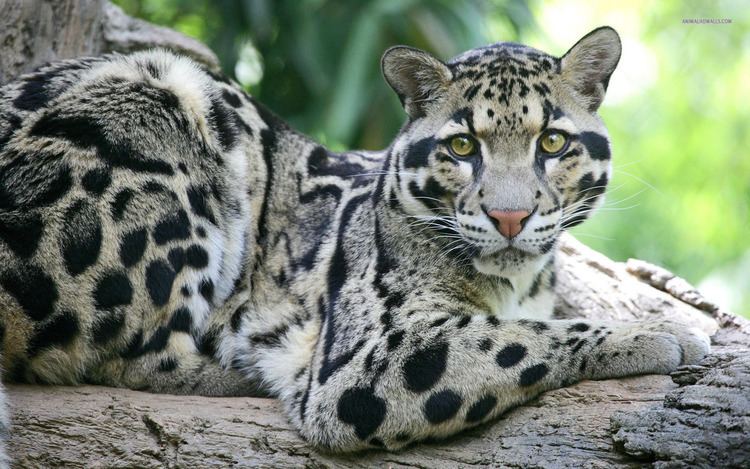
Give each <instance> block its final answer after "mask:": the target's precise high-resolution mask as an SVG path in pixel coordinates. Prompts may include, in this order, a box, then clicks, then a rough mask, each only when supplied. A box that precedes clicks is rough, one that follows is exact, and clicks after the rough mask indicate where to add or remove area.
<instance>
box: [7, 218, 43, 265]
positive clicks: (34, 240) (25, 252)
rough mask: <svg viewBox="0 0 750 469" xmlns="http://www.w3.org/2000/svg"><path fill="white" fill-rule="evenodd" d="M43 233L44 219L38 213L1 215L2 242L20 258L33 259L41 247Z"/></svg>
mask: <svg viewBox="0 0 750 469" xmlns="http://www.w3.org/2000/svg"><path fill="white" fill-rule="evenodd" d="M43 232H44V224H43V222H42V217H41V216H39V214H37V213H36V212H32V213H24V212H8V213H0V240H2V241H3V242H4V243H5V244H6V245H7V246H8V247H9V248H10V250H11V251H13V253H14V254H15V255H17V256H18V257H21V258H24V259H28V258H29V257H31V256H32V255H33V254H34V253H35V252H36V249H37V247H38V246H39V240H40V239H41V237H42V233H43Z"/></svg>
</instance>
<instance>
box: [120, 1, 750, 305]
mask: <svg viewBox="0 0 750 469" xmlns="http://www.w3.org/2000/svg"><path fill="white" fill-rule="evenodd" d="M114 3H116V4H118V5H120V6H121V7H122V8H123V9H124V10H125V11H126V12H127V13H129V14H131V15H133V16H137V17H140V18H144V19H146V20H148V21H151V22H154V23H157V24H161V25H165V26H168V27H170V28H173V29H176V30H179V31H181V32H183V33H186V34H188V35H190V36H193V37H195V38H197V39H199V40H201V41H203V42H204V43H206V44H208V45H209V46H210V47H211V48H212V49H213V50H214V51H215V52H216V53H217V54H218V56H219V58H220V60H221V63H222V66H223V68H224V70H225V72H226V73H228V74H229V75H230V76H232V77H234V78H235V79H237V80H238V81H239V82H240V83H242V84H243V86H245V87H246V88H247V89H248V91H250V92H251V93H252V94H253V95H255V96H257V97H258V98H259V99H260V100H261V101H262V102H264V103H265V104H267V105H268V106H269V107H270V108H271V109H273V110H274V111H276V112H277V113H278V114H280V115H281V116H283V117H284V118H286V119H287V120H288V121H290V122H291V123H292V124H293V125H294V126H295V127H297V128H298V129H300V130H302V131H304V132H306V133H308V134H309V135H311V136H313V137H314V138H316V139H317V140H319V141H321V142H323V143H325V144H327V145H328V146H330V147H331V148H334V149H345V148H367V149H381V148H384V147H385V146H387V144H388V142H389V141H390V140H391V139H392V138H393V136H394V135H395V133H396V132H397V130H398V128H399V127H400V125H401V124H402V122H403V119H404V116H403V112H402V111H401V108H400V106H399V104H398V100H397V99H396V98H395V96H394V95H393V93H392V92H391V91H390V89H389V88H388V87H387V86H386V85H385V83H384V81H383V80H382V78H381V76H380V71H379V58H380V54H381V53H382V52H383V51H384V50H385V49H386V48H387V47H389V46H391V45H394V44H408V45H411V46H415V47H419V48H422V49H425V50H429V51H431V52H433V53H434V54H436V55H437V56H439V57H442V58H446V59H447V58H450V57H452V56H454V55H456V54H458V53H459V52H461V51H463V50H466V49H469V48H472V47H476V46H480V45H484V44H487V43H491V42H496V41H517V42H524V43H527V44H529V45H532V46H534V47H537V48H539V49H542V50H545V51H547V52H550V53H553V54H558V55H559V54H562V53H564V52H565V51H566V50H567V49H568V48H569V47H570V46H571V45H572V44H573V43H575V41H576V40H577V39H578V38H579V37H581V36H583V35H584V34H585V33H586V32H588V31H589V30H591V29H593V28H595V27H597V26H600V25H603V24H609V25H611V26H613V27H614V28H615V29H617V31H618V32H619V33H620V35H621V36H622V40H623V57H622V60H621V61H620V65H619V67H618V70H617V71H616V72H615V74H614V76H613V78H612V80H611V82H610V88H609V91H608V94H607V99H606V100H605V103H604V106H603V107H602V108H601V111H600V112H601V114H602V116H603V118H604V120H605V121H606V123H607V125H608V127H609V129H610V133H611V137H612V143H613V147H614V168H615V172H614V177H613V180H612V183H611V185H610V191H609V196H608V200H607V203H606V205H605V206H604V208H603V209H602V210H601V211H600V212H599V213H598V214H597V215H596V216H595V217H594V218H593V219H592V220H591V221H589V222H587V223H585V224H584V225H582V226H581V227H578V228H576V229H575V230H574V234H575V235H576V236H577V237H578V238H579V239H580V240H581V241H583V242H585V243H586V244H588V245H590V246H592V247H594V248H595V249H598V250H600V251H602V252H604V253H606V254H607V255H608V256H610V257H612V258H615V259H618V260H625V259H627V258H628V257H637V258H641V259H645V260H648V261H651V262H654V263H657V264H660V265H663V266H665V267H667V268H668V269H670V270H672V271H674V272H676V273H678V274H679V275H681V276H683V277H685V278H687V279H688V280H689V281H691V282H693V283H694V284H697V285H699V286H700V287H701V289H702V290H703V291H704V292H705V293H706V294H708V295H709V296H710V297H711V298H712V299H714V300H717V301H719V302H721V303H722V304H723V305H725V306H726V307H728V308H730V309H731V310H733V311H735V312H739V313H741V314H744V315H746V316H748V317H750V151H749V149H750V9H748V8H747V3H746V2H743V1H742V0H734V1H717V0H714V1H710V2H706V1H697V0H693V1H661V2H653V1H646V0H636V1H629V2H614V1H612V2H593V1H589V2H584V1H575V0H565V1H550V2H540V1H530V2H524V1H518V0H467V1H451V0H431V1H427V0H361V1H351V0H350V1H343V0H336V1H333V0H214V1H211V0H115V1H114ZM625 4H626V5H625ZM683 19H730V20H731V23H723V24H695V23H684V22H683Z"/></svg>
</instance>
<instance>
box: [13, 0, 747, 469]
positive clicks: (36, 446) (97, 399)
mask: <svg viewBox="0 0 750 469" xmlns="http://www.w3.org/2000/svg"><path fill="white" fill-rule="evenodd" d="M0 44H2V46H1V47H2V53H0V82H4V81H7V80H9V79H11V78H12V77H13V76H15V75H18V74H20V73H22V72H25V71H29V70H31V69H33V68H34V67H36V66H38V65H40V64H42V63H44V62H47V61H50V60H54V59H59V58H69V57H75V56H79V55H93V54H102V53H106V52H112V51H120V52H128V51H132V50H137V49H143V48H148V47H153V46H159V47H166V48H170V49H173V50H176V51H179V52H181V53H184V54H187V55H189V56H191V57H193V58H194V59H196V60H198V61H200V62H203V63H205V64H207V65H208V66H209V67H212V68H217V67H218V61H217V59H216V56H215V55H214V54H213V53H212V52H211V51H210V50H209V49H208V48H206V47H205V46H204V45H202V44H200V43H199V42H197V41H195V40H193V39H190V38H187V37H185V36H183V35H181V34H179V33H176V32H174V31H171V30H169V29H166V28H161V27H157V26H153V25H150V24H148V23H146V22H143V21H140V20H136V19H133V18H130V17H128V16H127V15H125V14H124V13H123V12H122V10H120V9H119V8H118V7H115V6H113V5H111V4H109V3H108V2H107V1H106V0H54V1H49V0H48V1H42V0H0ZM560 260H561V269H560V276H559V282H558V285H557V289H558V293H559V298H560V300H559V302H558V305H557V309H556V314H557V315H558V316H559V317H565V318H570V317H587V318H592V319H593V318H596V319H605V318H606V319H615V320H634V319H637V320H652V319H655V318H669V319H672V320H675V321H680V322H683V323H690V324H694V325H696V326H697V327H701V328H702V329H704V330H706V331H709V332H716V333H715V335H714V336H713V352H712V354H711V355H710V356H709V357H707V358H706V359H705V360H704V361H703V362H702V363H701V364H700V365H698V366H691V367H686V368H683V369H681V370H679V371H678V372H676V373H673V375H672V377H668V376H640V377H634V378H628V379H620V380H608V381H584V382H582V383H579V384H576V385H574V386H571V387H568V388H564V389H558V390H555V391H550V392H547V393H545V394H544V395H543V396H541V397H540V398H538V399H536V400H534V401H533V402H531V403H529V404H527V405H525V406H521V407H519V408H517V409H515V410H513V411H511V412H509V413H507V414H505V415H504V416H503V417H502V418H501V419H500V420H498V421H496V422H493V423H490V424H487V425H484V426H482V427H480V428H478V429H475V430H472V431H470V432H465V433H463V434H461V435H459V436H457V437H454V438H451V439H449V440H446V441H443V442H439V443H431V444H417V445H415V446H412V447H411V448H409V449H406V450H404V451H401V452H399V453H387V452H383V451H369V452H365V453H359V454H356V455H349V456H335V455H330V454H325V453H321V452H318V451H316V450H314V449H312V448H311V447H310V446H308V445H307V444H306V443H305V442H304V441H303V440H302V439H301V438H300V437H299V436H298V435H297V433H296V432H295V430H294V429H293V428H292V427H291V425H290V424H289V423H288V422H287V420H286V418H285V417H284V415H283V414H282V412H281V408H280V405H279V404H278V403H277V402H276V401H274V400H271V399H258V398H206V397H184V396H180V397H178V396H170V395H154V394H145V393H141V392H137V391H129V390H124V389H112V388H104V387H94V386H84V387H76V388H72V387H51V386H49V387H43V386H20V385H14V386H9V387H8V395H9V400H10V402H11V410H12V413H13V425H14V426H13V428H12V433H11V439H10V444H9V451H10V455H11V457H12V458H13V459H14V461H15V462H14V465H15V466H17V467H24V468H25V467H53V466H66V467H144V468H146V467H165V466H166V467H212V466H213V467H226V466H231V465H239V466H250V465H252V466H263V467H300V466H309V467H331V466H333V467H336V466H347V467H349V466H351V467H360V466H361V467H369V466H374V465H376V466H393V467H404V466H407V467H424V468H436V467H456V466H463V467H466V466H477V465H480V466H504V467H514V466H523V467H528V466H544V467H548V466H551V465H559V466H582V465H586V466H587V467H620V466H637V465H640V464H642V463H643V462H653V463H655V465H656V466H660V467H661V466H664V467H673V466H674V467H683V466H691V467H692V466H714V467H716V466H721V467H728V466H735V467H747V466H748V464H750V441H748V440H749V437H748V435H750V392H749V391H748V389H750V350H749V349H748V344H749V343H750V323H748V322H747V321H745V320H743V319H741V318H739V317H736V316H734V315H732V314H730V313H728V312H725V311H721V310H720V309H719V308H717V307H716V306H714V305H713V304H711V303H710V302H709V301H707V300H706V299H704V298H703V297H701V295H700V294H699V293H698V292H697V291H695V290H694V289H692V288H691V287H690V285H688V284H687V283H686V282H685V281H684V280H682V279H680V278H678V277H675V276H674V275H672V274H670V273H669V272H667V271H665V270H663V269H660V268H658V267H655V266H652V265H650V264H648V263H645V262H643V261H633V260H631V261H628V263H627V264H621V263H617V262H613V261H611V260H609V259H607V258H606V257H605V256H603V255H601V254H599V253H597V252H595V251H592V250H590V249H588V248H586V247H585V246H583V245H582V244H580V243H578V242H577V241H576V240H575V239H573V238H572V237H570V236H565V237H564V239H563V242H562V246H561V251H560Z"/></svg>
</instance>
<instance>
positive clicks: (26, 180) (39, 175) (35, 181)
mask: <svg viewBox="0 0 750 469" xmlns="http://www.w3.org/2000/svg"><path fill="white" fill-rule="evenodd" d="M64 156H65V155H64V154H63V153H56V152H51V151H49V150H39V151H31V150H27V151H26V152H18V151H15V150H9V151H7V152H5V154H4V155H3V164H2V165H1V166H0V211H3V209H5V210H8V211H11V210H18V211H24V212H26V211H29V210H31V209H33V208H36V207H46V206H48V205H51V204H53V203H55V202H57V201H58V200H60V199H61V198H62V197H63V196H64V195H65V194H67V193H68V191H69V190H70V188H71V187H72V186H73V176H72V175H71V171H70V167H69V166H68V165H66V164H65V163H64V161H65V160H64ZM30 187H33V188H34V190H29V188H30Z"/></svg>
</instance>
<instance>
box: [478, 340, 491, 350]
mask: <svg viewBox="0 0 750 469" xmlns="http://www.w3.org/2000/svg"><path fill="white" fill-rule="evenodd" d="M492 345H493V343H492V339H490V338H489V337H488V338H486V339H482V340H480V341H479V350H481V351H482V352H489V351H490V350H491V349H492Z"/></svg>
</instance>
